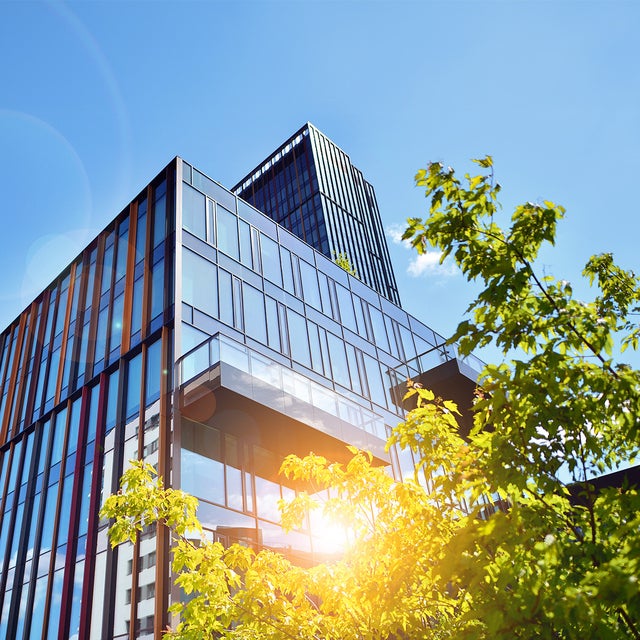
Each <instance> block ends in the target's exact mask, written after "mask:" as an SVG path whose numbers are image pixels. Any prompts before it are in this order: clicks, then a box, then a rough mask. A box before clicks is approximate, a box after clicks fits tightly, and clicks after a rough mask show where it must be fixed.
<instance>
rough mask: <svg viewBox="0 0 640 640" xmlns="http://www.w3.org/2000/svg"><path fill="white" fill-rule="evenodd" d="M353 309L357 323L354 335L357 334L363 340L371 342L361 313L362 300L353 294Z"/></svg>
mask: <svg viewBox="0 0 640 640" xmlns="http://www.w3.org/2000/svg"><path fill="white" fill-rule="evenodd" d="M353 308H354V309H355V312H356V319H357V321H358V330H357V332H356V333H359V334H360V335H361V336H362V337H363V338H367V339H368V340H371V338H372V336H371V335H370V331H369V327H368V326H367V325H366V324H365V321H364V313H363V312H362V300H361V299H360V298H359V297H358V296H356V295H355V294H354V296H353Z"/></svg>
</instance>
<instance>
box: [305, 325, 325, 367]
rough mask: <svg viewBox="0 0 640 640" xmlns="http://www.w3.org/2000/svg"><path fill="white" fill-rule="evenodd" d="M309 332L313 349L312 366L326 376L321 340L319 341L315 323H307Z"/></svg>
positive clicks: (310, 344)
mask: <svg viewBox="0 0 640 640" xmlns="http://www.w3.org/2000/svg"><path fill="white" fill-rule="evenodd" d="M307 323H308V327H307V328H308V331H309V346H310V349H311V366H312V367H313V369H314V370H315V371H317V372H318V373H320V374H324V369H323V364H322V352H321V351H320V340H319V339H318V325H317V324H316V323H315V322H310V321H307Z"/></svg>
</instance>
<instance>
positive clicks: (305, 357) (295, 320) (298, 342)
mask: <svg viewBox="0 0 640 640" xmlns="http://www.w3.org/2000/svg"><path fill="white" fill-rule="evenodd" d="M287 319H288V324H289V346H290V348H291V357H292V358H293V359H294V360H297V361H298V362H300V363H301V364H304V365H306V366H307V367H310V366H311V354H310V352H309V340H308V338H307V321H306V320H305V319H304V318H303V317H302V316H301V315H300V314H299V313H296V312H295V311H293V310H292V309H287Z"/></svg>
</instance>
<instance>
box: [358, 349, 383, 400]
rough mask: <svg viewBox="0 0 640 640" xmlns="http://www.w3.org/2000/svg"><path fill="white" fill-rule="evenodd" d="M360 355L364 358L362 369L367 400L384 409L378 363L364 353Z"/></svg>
mask: <svg viewBox="0 0 640 640" xmlns="http://www.w3.org/2000/svg"><path fill="white" fill-rule="evenodd" d="M362 355H363V357H364V368H365V370H366V372H367V382H368V384H369V398H370V399H371V400H372V401H373V402H375V403H376V404H379V405H381V406H383V407H384V406H385V405H386V401H385V389H384V385H383V384H382V377H381V375H380V366H379V365H378V361H377V360H375V359H374V358H372V357H371V356H369V355H367V354H366V353H363V354H362Z"/></svg>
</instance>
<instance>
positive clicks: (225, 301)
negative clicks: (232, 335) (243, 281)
mask: <svg viewBox="0 0 640 640" xmlns="http://www.w3.org/2000/svg"><path fill="white" fill-rule="evenodd" d="M218 277H219V278H220V280H219V288H220V316H219V317H220V320H222V322H224V323H226V324H228V325H230V326H233V292H232V289H231V274H230V273H228V272H226V271H225V270H224V269H218Z"/></svg>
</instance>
